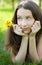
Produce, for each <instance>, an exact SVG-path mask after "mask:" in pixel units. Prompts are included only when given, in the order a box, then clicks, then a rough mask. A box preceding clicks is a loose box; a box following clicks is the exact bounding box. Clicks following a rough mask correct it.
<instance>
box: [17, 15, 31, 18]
mask: <svg viewBox="0 0 42 65" xmlns="http://www.w3.org/2000/svg"><path fill="white" fill-rule="evenodd" d="M17 17H22V16H20V15H17ZM26 17H28V18H29V17H30V18H32V16H25V18H26Z"/></svg>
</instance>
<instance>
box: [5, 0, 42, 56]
mask: <svg viewBox="0 0 42 65" xmlns="http://www.w3.org/2000/svg"><path fill="white" fill-rule="evenodd" d="M22 7H23V8H24V9H29V10H31V12H32V14H33V17H34V19H35V20H39V21H40V23H41V29H40V31H39V32H38V33H37V34H36V43H38V39H39V36H40V35H41V34H42V20H41V19H42V12H41V9H40V8H39V6H38V5H36V4H35V3H34V2H32V1H28V2H27V3H25V4H24V5H23V4H20V5H18V7H17V8H16V11H15V14H14V16H13V18H12V23H13V24H17V11H18V10H19V9H20V8H22ZM8 34H9V35H7V37H8V38H7V39H6V43H7V44H6V47H8V46H10V47H12V49H13V53H14V54H15V55H16V54H17V52H18V50H19V48H20V44H21V39H22V36H19V35H17V34H15V33H14V32H13V28H12V27H10V28H9V33H8ZM7 40H8V42H7Z"/></svg>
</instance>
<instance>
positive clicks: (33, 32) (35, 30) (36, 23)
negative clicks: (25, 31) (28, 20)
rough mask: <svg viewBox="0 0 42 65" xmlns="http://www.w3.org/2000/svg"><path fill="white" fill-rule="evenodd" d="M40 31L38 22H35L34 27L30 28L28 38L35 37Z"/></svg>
mask: <svg viewBox="0 0 42 65" xmlns="http://www.w3.org/2000/svg"><path fill="white" fill-rule="evenodd" d="M40 29H41V25H40V21H35V23H34V25H33V26H32V27H31V33H30V36H32V35H35V34H36V33H37V32H38V31H39V30H40Z"/></svg>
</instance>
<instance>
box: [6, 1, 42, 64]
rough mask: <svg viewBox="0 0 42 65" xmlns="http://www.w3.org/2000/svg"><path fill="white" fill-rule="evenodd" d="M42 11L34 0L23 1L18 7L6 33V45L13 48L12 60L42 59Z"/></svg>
mask: <svg viewBox="0 0 42 65" xmlns="http://www.w3.org/2000/svg"><path fill="white" fill-rule="evenodd" d="M41 19H42V12H41V10H40V8H39V6H38V5H36V4H35V3H34V2H32V1H25V2H21V3H20V4H19V5H18V7H17V8H16V11H15V14H14V16H13V19H12V23H13V24H14V25H13V26H11V27H10V28H9V29H8V30H7V33H6V38H5V46H6V48H7V49H8V48H10V50H11V59H12V62H13V63H15V62H21V63H23V62H24V61H26V60H35V61H37V62H40V60H41V59H42V50H41V49H42V20H41Z"/></svg>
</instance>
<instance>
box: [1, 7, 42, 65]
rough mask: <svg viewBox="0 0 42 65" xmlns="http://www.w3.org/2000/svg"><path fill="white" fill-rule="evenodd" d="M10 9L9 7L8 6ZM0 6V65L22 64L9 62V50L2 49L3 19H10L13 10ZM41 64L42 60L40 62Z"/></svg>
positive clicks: (4, 29)
mask: <svg viewBox="0 0 42 65" xmlns="http://www.w3.org/2000/svg"><path fill="white" fill-rule="evenodd" d="M10 9H11V8H10ZM10 9H8V10H7V9H6V8H0V65H22V64H13V63H12V62H11V57H10V52H9V51H6V50H4V38H5V31H6V27H5V20H7V19H10V20H11V19H12V16H13V11H12V9H11V10H10ZM24 65H37V64H36V63H35V62H33V63H30V62H28V61H27V62H25V63H24ZM40 65H42V61H41V62H40Z"/></svg>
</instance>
